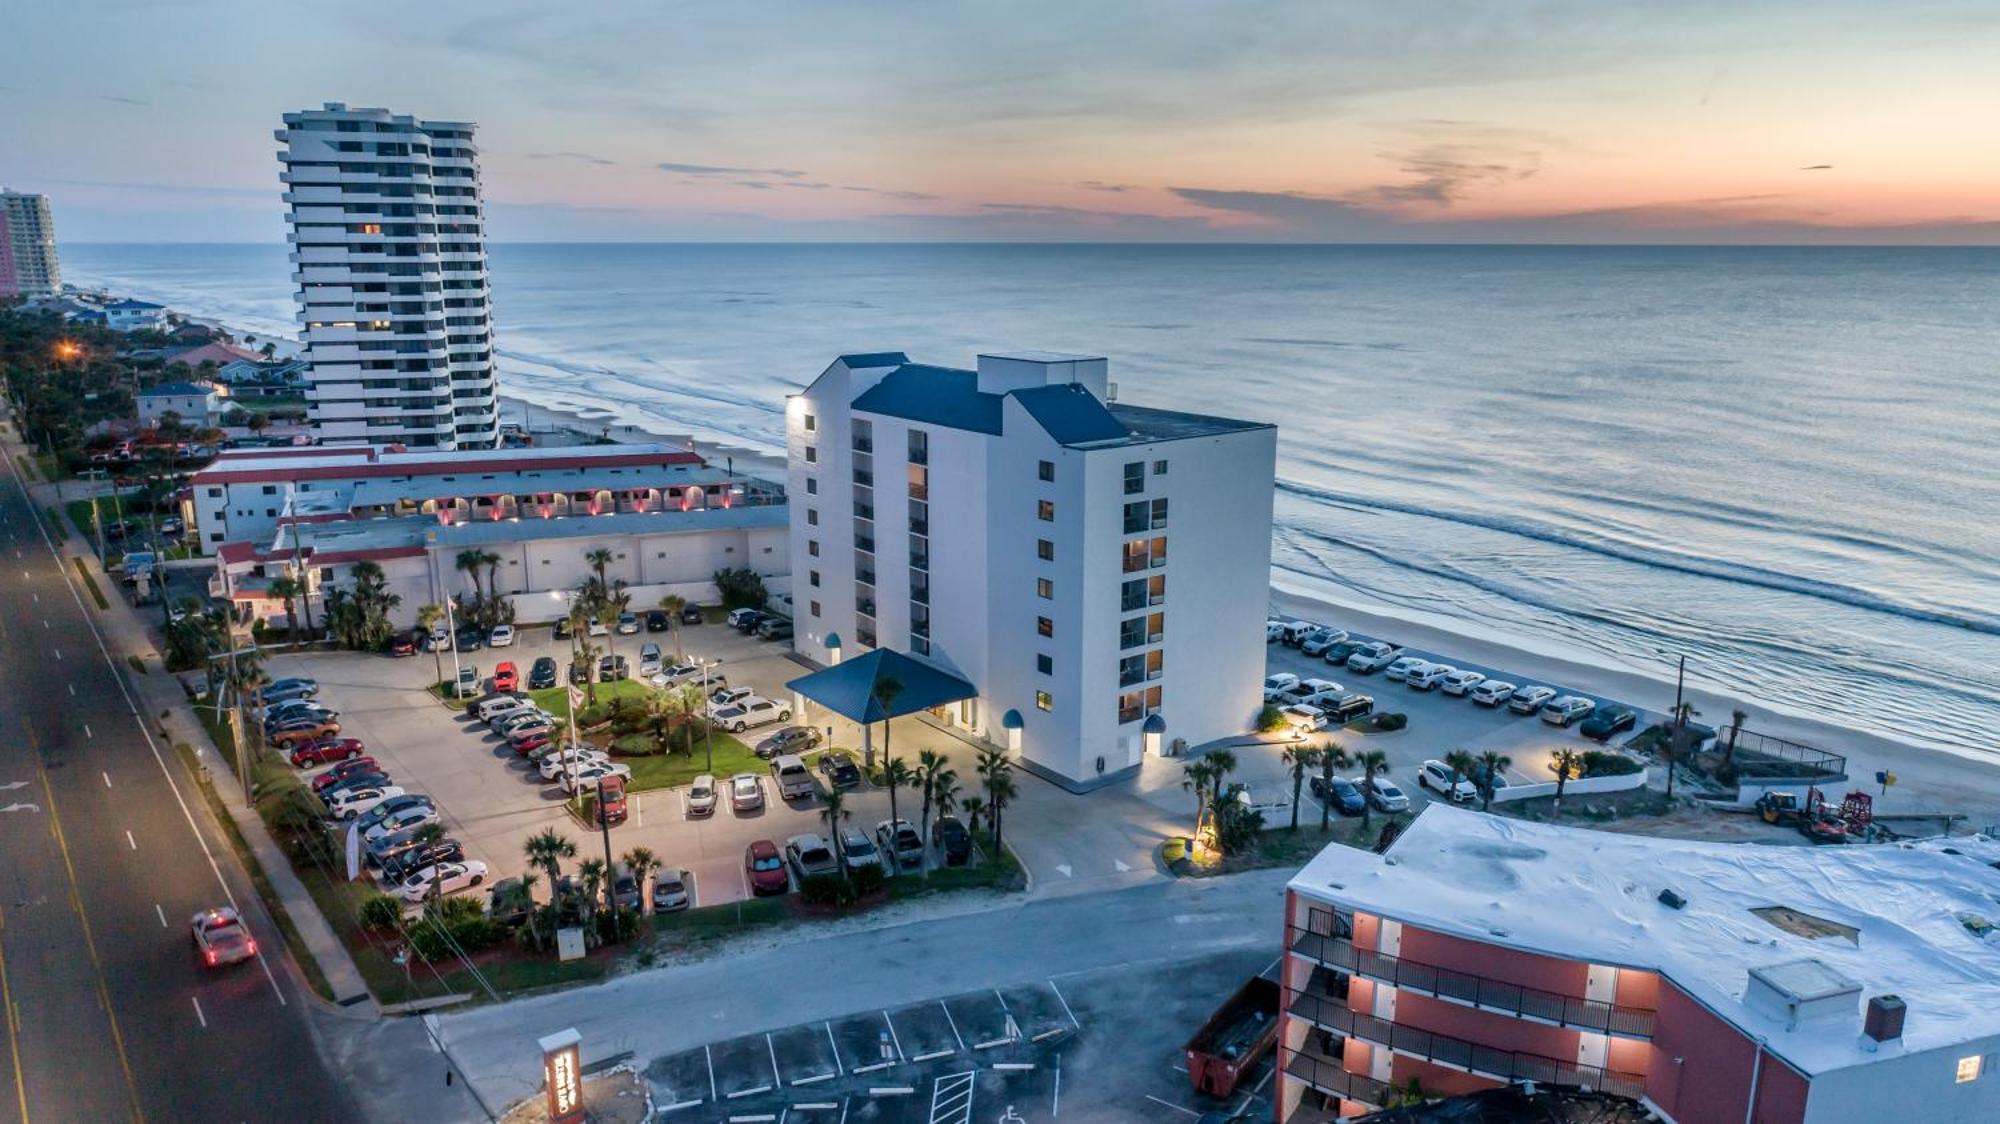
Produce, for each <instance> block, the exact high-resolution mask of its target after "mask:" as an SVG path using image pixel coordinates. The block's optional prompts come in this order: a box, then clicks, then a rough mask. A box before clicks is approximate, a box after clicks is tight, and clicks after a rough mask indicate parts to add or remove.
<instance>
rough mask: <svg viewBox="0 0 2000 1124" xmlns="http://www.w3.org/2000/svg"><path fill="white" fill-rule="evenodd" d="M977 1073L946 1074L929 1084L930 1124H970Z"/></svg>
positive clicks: (970, 1070)
mask: <svg viewBox="0 0 2000 1124" xmlns="http://www.w3.org/2000/svg"><path fill="white" fill-rule="evenodd" d="M978 1080H979V1071H978V1070H975V1069H968V1070H966V1071H965V1072H963V1073H952V1074H946V1075H945V1076H943V1077H940V1078H938V1079H937V1080H936V1081H935V1082H933V1083H932V1084H931V1124H971V1122H972V1091H973V1087H974V1085H975V1084H976V1083H977V1081H978Z"/></svg>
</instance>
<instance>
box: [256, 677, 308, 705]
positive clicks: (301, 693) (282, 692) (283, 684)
mask: <svg viewBox="0 0 2000 1124" xmlns="http://www.w3.org/2000/svg"><path fill="white" fill-rule="evenodd" d="M318 694H319V680H317V679H306V678H302V677H294V678H290V679H274V680H272V681H271V682H269V683H266V684H264V689H263V690H261V691H258V692H257V701H258V702H261V703H264V704H266V705H269V704H271V703H274V702H283V701H284V700H286V699H310V698H314V697H316V696H318Z"/></svg>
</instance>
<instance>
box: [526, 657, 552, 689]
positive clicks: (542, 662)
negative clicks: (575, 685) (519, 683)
mask: <svg viewBox="0 0 2000 1124" xmlns="http://www.w3.org/2000/svg"><path fill="white" fill-rule="evenodd" d="M555 685H556V661H555V657H554V656H543V657H542V658H541V659H538V660H536V661H535V666H534V667H532V668H530V669H529V671H528V690H530V691H540V690H543V689H544V688H548V687H553V686H555Z"/></svg>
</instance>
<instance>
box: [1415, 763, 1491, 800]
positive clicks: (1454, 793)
mask: <svg viewBox="0 0 2000 1124" xmlns="http://www.w3.org/2000/svg"><path fill="white" fill-rule="evenodd" d="M1417 785H1418V786H1419V787H1421V788H1428V789H1430V790H1431V791H1432V792H1435V793H1437V794H1438V795H1440V796H1443V797H1446V798H1447V799H1450V800H1453V801H1456V802H1458V803H1460V804H1468V803H1471V802H1472V801H1474V800H1477V799H1479V789H1477V788H1475V787H1474V786H1473V784H1472V781H1471V780H1470V779H1469V778H1466V777H1461V776H1459V775H1458V770H1456V769H1453V768H1452V767H1451V766H1449V765H1447V764H1445V763H1444V762H1442V761H1439V760H1437V759H1435V758H1433V759H1431V760H1429V761H1426V762H1424V763H1423V764H1422V765H1420V766H1418V767H1417Z"/></svg>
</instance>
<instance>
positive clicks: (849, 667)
mask: <svg viewBox="0 0 2000 1124" xmlns="http://www.w3.org/2000/svg"><path fill="white" fill-rule="evenodd" d="M888 679H893V680H895V681H896V682H897V683H899V684H901V685H902V688H903V689H902V690H901V691H899V692H897V694H896V697H895V699H894V700H893V701H892V702H891V703H890V705H889V706H888V707H887V708H884V707H883V705H882V700H881V699H880V698H878V697H876V690H877V688H878V686H879V685H880V684H881V683H882V682H883V681H884V680H888ZM785 686H787V687H789V688H791V689H792V690H794V691H797V692H798V693H799V694H801V695H804V696H805V697H807V698H809V699H811V700H812V701H814V702H816V703H818V704H820V705H821V706H823V707H826V708H827V709H829V710H831V711H833V712H834V713H836V714H838V715H840V716H841V717H842V718H845V719H847V720H849V721H851V722H882V721H885V720H887V719H890V718H897V717H901V716H902V715H905V714H915V713H917V712H918V711H920V710H929V709H930V708H931V707H934V706H943V705H944V704H946V703H954V702H957V701H959V700H960V699H970V698H976V697H978V695H979V691H978V690H977V689H976V688H974V687H973V685H972V684H970V683H967V682H966V681H965V680H963V679H960V678H959V677H958V676H956V675H953V674H952V673H951V672H949V671H946V670H944V669H943V668H941V667H937V666H935V665H933V664H928V663H925V662H923V661H922V660H919V659H916V658H914V657H912V656H906V655H904V654H903V653H901V652H891V651H888V650H886V649H882V648H877V649H875V650H874V651H872V652H869V653H868V654H866V655H861V656H856V657H854V658H853V659H851V660H844V661H842V662H840V663H837V664H834V665H833V666H832V667H829V668H826V669H824V670H822V671H815V672H813V673H812V674H811V675H803V676H800V677H799V678H797V679H794V680H792V681H791V682H790V683H787V684H785Z"/></svg>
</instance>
